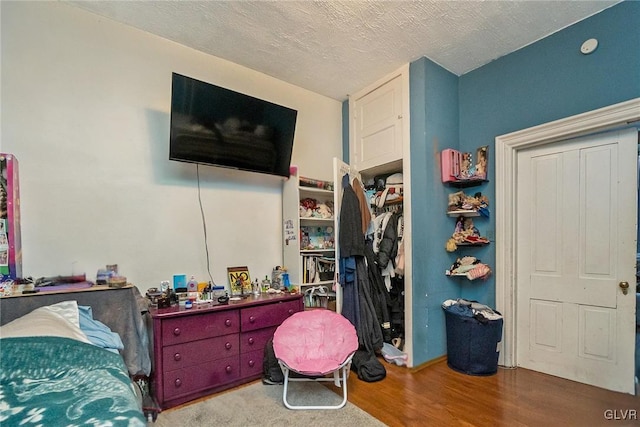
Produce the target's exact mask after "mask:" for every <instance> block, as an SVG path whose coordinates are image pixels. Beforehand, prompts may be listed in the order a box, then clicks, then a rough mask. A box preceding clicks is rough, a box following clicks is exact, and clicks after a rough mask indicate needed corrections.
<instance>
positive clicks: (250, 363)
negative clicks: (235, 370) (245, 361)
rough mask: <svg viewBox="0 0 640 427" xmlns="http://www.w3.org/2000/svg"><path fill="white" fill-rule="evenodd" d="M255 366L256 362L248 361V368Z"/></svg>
mask: <svg viewBox="0 0 640 427" xmlns="http://www.w3.org/2000/svg"><path fill="white" fill-rule="evenodd" d="M255 365H256V361H255V360H249V367H250V368H253V367H254V366H255Z"/></svg>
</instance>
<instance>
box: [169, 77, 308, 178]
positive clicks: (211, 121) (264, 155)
mask: <svg viewBox="0 0 640 427" xmlns="http://www.w3.org/2000/svg"><path fill="white" fill-rule="evenodd" d="M297 115H298V112H297V111H296V110H292V109H291V108H287V107H284V106H281V105H277V104H274V103H271V102H268V101H265V100H262V99H258V98H254V97H252V96H249V95H245V94H242V93H238V92H235V91H232V90H229V89H225V88H223V87H220V86H216V85H213V84H210V83H206V82H202V81H200V80H196V79H193V78H191V77H187V76H183V75H180V74H177V73H173V75H172V84H171V135H170V142H169V159H170V160H178V161H183V162H191V163H199V164H205V165H213V166H221V167H226V168H233V169H240V170H245V171H251V172H258V173H265V174H271V175H279V176H283V177H289V167H290V164H291V153H292V150H293V136H294V132H295V127H296V118H297Z"/></svg>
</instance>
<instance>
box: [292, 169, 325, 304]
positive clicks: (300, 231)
mask: <svg viewBox="0 0 640 427" xmlns="http://www.w3.org/2000/svg"><path fill="white" fill-rule="evenodd" d="M312 183H317V186H314V187H312V186H310V185H312ZM311 201H314V203H315V205H316V206H320V205H323V207H322V208H320V209H306V208H303V205H305V206H311V205H312V204H313V203H312V202H311ZM282 203H283V206H282V211H283V218H284V224H283V226H284V246H283V247H284V251H283V262H284V266H285V268H287V270H288V273H289V280H290V282H291V284H292V286H297V287H299V290H300V293H302V294H304V293H305V292H306V291H307V290H309V289H310V288H312V287H314V286H316V287H317V286H324V287H326V288H327V289H328V290H329V294H330V296H333V293H332V291H331V289H332V287H333V283H334V277H335V265H336V264H335V255H336V252H335V251H336V249H335V246H336V245H335V235H336V234H335V227H336V224H335V212H334V211H333V210H332V211H331V214H329V213H328V211H327V210H326V209H324V207H333V204H334V191H333V183H332V182H329V181H319V180H314V179H308V178H301V177H300V176H299V174H298V168H297V167H295V166H294V167H292V169H291V176H290V178H289V180H287V181H285V183H284V187H283V197H282ZM330 261H332V263H331V262H330ZM326 270H333V271H326ZM305 304H306V299H305Z"/></svg>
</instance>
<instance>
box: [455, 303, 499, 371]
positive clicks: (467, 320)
mask: <svg viewBox="0 0 640 427" xmlns="http://www.w3.org/2000/svg"><path fill="white" fill-rule="evenodd" d="M444 314H445V321H446V329H447V365H448V366H449V367H450V368H451V369H453V370H454V371H458V372H462V373H464V374H467V375H493V374H495V373H496V372H497V371H498V356H499V355H500V353H499V351H498V343H499V342H500V341H501V339H502V325H503V319H502V318H500V319H496V320H484V321H483V322H480V321H479V320H478V319H476V318H475V317H470V316H465V315H462V314H460V313H458V312H455V311H452V310H449V309H447V308H444Z"/></svg>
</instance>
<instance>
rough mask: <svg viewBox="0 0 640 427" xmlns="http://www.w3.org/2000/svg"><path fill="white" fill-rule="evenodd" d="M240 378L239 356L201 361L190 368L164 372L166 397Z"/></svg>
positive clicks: (171, 397) (173, 396) (188, 392)
mask: <svg viewBox="0 0 640 427" xmlns="http://www.w3.org/2000/svg"><path fill="white" fill-rule="evenodd" d="M238 378H240V367H239V360H238V356H233V357H228V358H225V359H219V360H215V361H212V362H208V363H201V364H199V365H194V366H191V367H189V368H184V369H176V370H173V371H168V372H166V371H165V372H164V390H163V391H164V398H165V400H170V399H173V398H175V397H179V396H182V395H185V394H190V393H194V392H197V391H200V390H204V389H207V388H211V387H212V386H214V385H215V386H218V385H222V384H227V383H230V382H232V381H235V380H237V379H238Z"/></svg>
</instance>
